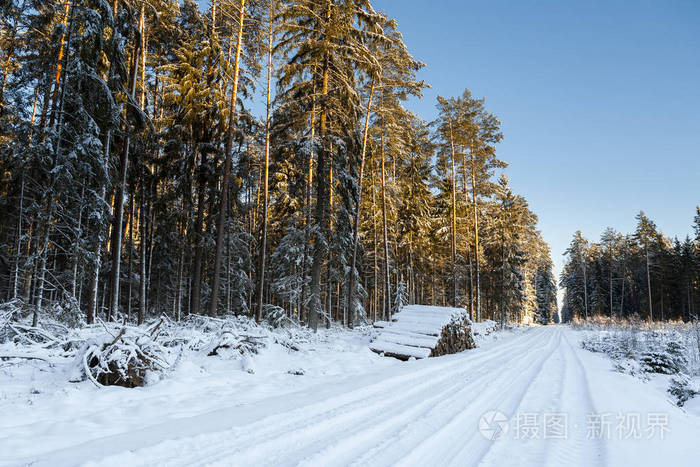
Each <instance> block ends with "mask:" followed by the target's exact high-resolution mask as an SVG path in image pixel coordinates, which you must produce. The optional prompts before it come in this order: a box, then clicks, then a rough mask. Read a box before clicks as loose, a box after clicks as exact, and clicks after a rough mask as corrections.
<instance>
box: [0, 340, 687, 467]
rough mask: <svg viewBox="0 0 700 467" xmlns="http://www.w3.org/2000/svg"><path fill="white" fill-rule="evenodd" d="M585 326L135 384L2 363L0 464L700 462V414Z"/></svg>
mask: <svg viewBox="0 0 700 467" xmlns="http://www.w3.org/2000/svg"><path fill="white" fill-rule="evenodd" d="M582 336H583V333H582V332H579V331H575V330H572V329H569V328H566V327H559V326H549V327H533V328H527V329H522V328H521V329H516V330H514V331H513V330H511V331H503V332H498V333H494V334H490V335H489V336H488V337H486V338H483V337H482V338H480V339H478V342H479V348H477V349H474V350H469V351H466V352H463V353H461V354H456V355H449V356H444V357H438V358H429V359H425V360H417V361H408V362H400V361H398V360H394V359H391V358H383V357H380V356H378V355H376V354H373V353H372V352H371V351H370V350H369V349H368V343H369V340H370V338H371V331H369V330H366V329H365V330H356V331H353V332H347V331H340V330H330V331H325V330H324V331H321V332H320V333H319V335H318V336H316V337H310V338H308V339H307V340H306V341H305V342H301V343H300V344H298V347H299V351H292V350H289V349H288V348H286V347H284V346H281V345H270V346H268V347H267V348H266V349H265V350H264V351H263V352H261V353H260V354H258V355H256V356H254V357H253V358H252V359H251V360H247V359H245V360H243V361H241V360H227V359H221V358H218V357H206V356H200V357H198V358H192V359H190V358H188V359H183V360H182V361H181V362H180V363H179V365H178V366H177V367H176V369H175V370H174V371H173V372H172V373H170V374H168V375H167V377H165V378H164V379H162V380H161V381H159V382H157V383H155V384H152V385H149V386H146V387H143V388H136V389H125V388H121V387H107V388H97V387H95V386H94V385H92V384H91V383H90V382H82V383H68V382H67V380H66V377H65V373H64V372H61V371H57V369H56V368H55V367H54V368H48V367H47V366H46V363H45V362H42V361H27V362H25V363H23V364H22V365H19V366H17V365H12V366H5V367H3V366H2V362H1V361H0V465H33V466H40V465H46V466H62V465H114V466H124V465H129V466H131V465H144V466H146V465H148V466H151V465H168V466H170V465H182V466H190V465H222V466H224V465H241V466H247V465H251V466H264V465H323V466H329V465H330V466H332V465H373V466H374V465H459V466H465V465H466V466H469V465H485V466H509V465H519V466H529V465H532V466H541V465H552V466H564V465H566V466H568V465H582V466H594V465H611V466H618V465H619V466H623V465H624V466H626V465H637V466H647V465H649V466H658V465H674V466H686V465H687V466H696V465H700V447H699V446H700V445H699V444H698V440H699V439H700V417H698V416H696V415H693V414H691V413H687V412H686V411H684V410H683V409H680V408H678V407H676V406H675V405H674V404H673V403H672V402H671V401H670V400H669V398H668V395H667V394H665V393H664V392H663V390H662V389H660V388H658V387H656V386H655V385H652V384H645V383H643V382H641V381H640V380H639V379H638V378H635V377H632V376H629V375H626V374H621V373H618V372H614V371H612V365H611V362H610V360H609V359H607V358H605V357H603V356H601V355H600V354H594V353H591V352H588V351H586V350H583V349H581V347H580V342H579V341H580V339H581V338H582ZM293 373H303V374H293Z"/></svg>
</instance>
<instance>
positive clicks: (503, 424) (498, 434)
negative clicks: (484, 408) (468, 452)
mask: <svg viewBox="0 0 700 467" xmlns="http://www.w3.org/2000/svg"><path fill="white" fill-rule="evenodd" d="M509 427H510V424H509V423H508V417H506V415H505V414H504V413H503V412H499V411H497V410H492V411H489V412H486V413H485V414H483V415H482V416H481V418H480V419H479V432H480V433H481V436H483V437H484V438H486V439H488V440H491V441H498V440H499V439H501V438H502V437H503V436H504V435H505V434H506V433H508V428H509Z"/></svg>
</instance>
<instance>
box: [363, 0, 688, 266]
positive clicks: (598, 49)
mask: <svg viewBox="0 0 700 467" xmlns="http://www.w3.org/2000/svg"><path fill="white" fill-rule="evenodd" d="M372 3H373V5H374V6H375V8H376V9H378V10H381V11H384V12H386V13H387V14H389V16H391V17H393V18H396V19H397V20H398V23H399V29H400V31H401V32H402V33H403V35H404V40H405V42H406V44H407V46H408V48H409V50H410V51H411V52H412V53H413V54H414V56H415V57H416V58H418V59H419V60H421V61H423V62H424V63H425V64H426V67H425V68H424V70H423V71H422V73H421V77H422V78H423V79H425V81H426V82H428V83H429V84H430V85H431V86H432V89H428V90H427V91H426V92H425V93H424V97H423V99H421V100H414V101H411V102H410V103H409V104H408V107H409V108H410V109H411V110H413V111H414V112H416V113H417V114H418V115H420V116H421V117H423V118H424V119H427V120H432V119H434V118H435V116H436V110H435V99H436V96H437V95H438V94H440V95H443V96H454V95H458V94H461V92H462V91H463V90H464V88H469V89H470V90H471V91H472V92H473V93H474V94H475V95H476V96H483V97H486V106H487V108H488V109H489V110H490V111H491V112H492V113H494V114H496V115H497V116H498V117H499V119H500V120H501V122H502V124H503V132H504V135H505V138H504V141H503V143H502V144H500V145H499V148H498V154H499V155H500V158H501V159H503V160H505V161H506V162H508V163H509V164H510V167H509V168H508V169H507V170H506V173H507V174H508V176H509V178H510V181H511V185H512V186H513V188H514V189H515V190H516V191H517V192H518V193H520V194H522V195H523V196H525V197H526V198H527V200H528V201H529V203H530V206H531V208H532V210H533V211H534V212H535V213H536V214H537V215H538V216H539V225H540V228H541V230H542V233H543V235H544V238H545V240H546V241H548V242H549V244H550V246H551V248H552V257H553V259H554V261H555V265H556V269H557V274H558V272H559V271H560V269H561V265H562V263H563V257H562V254H563V252H564V250H565V249H566V247H567V245H568V243H569V241H570V239H571V236H572V235H573V233H574V232H575V231H576V230H578V229H580V230H581V231H582V232H583V234H584V235H585V236H586V237H587V238H589V240H594V241H596V240H598V239H599V237H600V234H601V233H602V231H603V229H604V228H605V227H607V226H611V227H613V228H615V229H616V230H618V231H622V232H625V233H627V232H632V231H633V230H634V228H635V219H634V216H635V215H636V214H637V213H638V212H639V211H640V210H644V211H645V212H646V213H647V214H648V215H649V216H650V217H651V218H652V219H653V220H654V221H655V222H656V223H657V225H658V226H659V228H660V229H661V230H662V231H663V232H664V233H665V234H666V235H667V236H675V235H678V236H679V237H685V235H687V234H690V233H691V231H692V228H691V223H692V220H693V216H694V212H695V206H696V205H698V204H700V2H698V1H685V2H683V1H670V0H669V1H653V2H652V1H636V2H632V1H626V2H622V1H575V2H574V1H563V0H560V1H527V2H526V1H517V2H516V1H503V0H490V1H481V2H470V1H459V0H440V1H436V2H425V1H417V0H374V1H373V2H372Z"/></svg>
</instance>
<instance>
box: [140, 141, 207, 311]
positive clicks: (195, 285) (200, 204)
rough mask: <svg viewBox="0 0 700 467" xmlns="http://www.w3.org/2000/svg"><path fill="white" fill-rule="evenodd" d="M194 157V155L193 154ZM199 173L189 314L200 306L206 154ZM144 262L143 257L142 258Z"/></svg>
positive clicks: (203, 153) (203, 154)
mask: <svg viewBox="0 0 700 467" xmlns="http://www.w3.org/2000/svg"><path fill="white" fill-rule="evenodd" d="M195 157H196V156H195ZM201 158H202V159H201V162H200V173H199V188H198V191H199V194H198V199H197V218H196V220H195V225H194V232H193V234H194V240H195V251H194V271H193V275H192V293H191V294H190V314H193V315H196V314H199V310H200V307H201V287H202V262H203V257H204V239H203V238H202V237H203V235H204V233H203V232H202V228H203V225H204V207H205V200H206V191H207V180H206V177H205V175H204V172H205V170H206V169H205V165H206V160H207V155H206V153H205V152H202V153H201ZM144 262H145V258H144Z"/></svg>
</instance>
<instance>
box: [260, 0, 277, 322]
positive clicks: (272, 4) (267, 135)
mask: <svg viewBox="0 0 700 467" xmlns="http://www.w3.org/2000/svg"><path fill="white" fill-rule="evenodd" d="M269 6H270V12H269V14H270V25H269V26H270V28H269V31H268V42H267V95H266V101H265V160H264V162H263V166H264V169H263V170H264V173H265V175H264V178H263V216H262V217H263V218H262V235H261V236H262V238H261V241H260V281H259V282H260V283H259V284H258V311H257V313H256V314H255V320H256V321H257V322H258V323H259V322H260V320H261V319H262V311H263V291H264V288H265V260H266V257H265V255H266V254H267V205H268V180H269V170H270V84H271V82H272V41H273V40H274V24H273V22H274V15H275V0H270V5H269Z"/></svg>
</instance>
